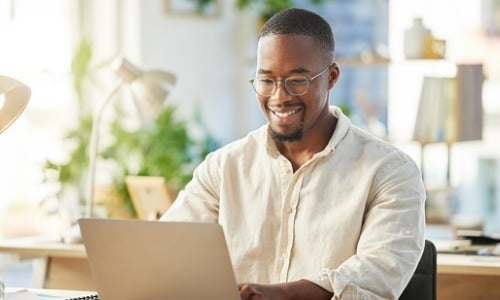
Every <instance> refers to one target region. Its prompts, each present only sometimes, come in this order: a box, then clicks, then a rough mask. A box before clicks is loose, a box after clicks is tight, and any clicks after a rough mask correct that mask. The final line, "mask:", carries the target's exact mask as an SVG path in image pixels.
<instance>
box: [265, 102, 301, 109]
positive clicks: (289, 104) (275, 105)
mask: <svg viewBox="0 0 500 300" xmlns="http://www.w3.org/2000/svg"><path fill="white" fill-rule="evenodd" d="M297 106H300V107H301V108H305V107H306V105H305V104H304V103H302V102H297V103H291V102H283V103H278V104H268V105H267V107H268V108H278V109H279V108H287V107H297Z"/></svg>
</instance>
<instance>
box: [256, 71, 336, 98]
mask: <svg viewBox="0 0 500 300" xmlns="http://www.w3.org/2000/svg"><path fill="white" fill-rule="evenodd" d="M330 67H331V65H330V66H328V67H326V68H325V69H324V70H323V71H321V72H319V73H318V74H316V75H314V76H312V77H310V78H307V77H304V76H292V77H288V78H285V79H280V80H278V79H273V78H255V79H250V80H249V81H250V83H251V84H252V87H253V89H254V90H255V92H256V93H257V94H259V95H261V96H264V97H267V96H271V95H272V94H274V93H275V92H276V88H277V86H278V81H281V82H283V83H284V85H285V90H286V91H287V92H288V94H290V95H292V96H302V95H304V94H305V93H307V91H308V90H309V85H310V84H311V81H313V80H314V79H316V78H318V77H319V76H321V74H323V73H325V72H326V70H328V69H329V68H330Z"/></svg>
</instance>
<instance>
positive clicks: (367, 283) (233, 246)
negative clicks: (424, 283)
mask: <svg viewBox="0 0 500 300" xmlns="http://www.w3.org/2000/svg"><path fill="white" fill-rule="evenodd" d="M331 112H332V113H333V114H334V115H335V116H336V117H337V118H338V123H337V128H336V130H335V132H334V134H333V136H332V137H331V139H330V141H329V143H328V145H327V146H326V147H325V149H324V150H323V151H321V152H319V153H316V154H315V155H314V156H313V158H311V159H310V160H309V161H308V162H307V163H305V164H304V165H303V166H301V167H300V168H299V169H298V170H297V171H296V172H293V170H292V165H291V163H290V162H289V161H288V160H287V159H286V158H285V157H284V156H283V155H281V154H280V152H279V151H278V150H277V148H276V145H275V143H274V142H273V141H272V139H271V138H270V135H269V133H268V126H267V125H265V126H263V127H261V128H259V129H257V130H255V131H253V132H251V133H249V134H248V135H247V136H246V137H244V138H242V139H240V140H237V141H235V142H233V143H231V144H228V145H226V146H224V147H222V148H221V149H219V150H217V151H215V152H213V153H211V154H210V155H209V156H207V158H206V160H205V161H204V162H203V163H201V164H200V165H199V167H198V168H197V169H196V171H195V172H194V175H193V180H192V181H191V182H190V183H189V184H188V185H187V186H186V188H185V190H184V191H183V192H182V193H181V194H180V196H179V197H178V199H177V200H176V201H175V202H174V205H173V206H172V207H171V208H170V209H169V210H168V211H167V212H166V214H165V215H164V216H162V220H164V221H197V222H218V223H219V224H221V226H222V227H223V229H224V233H225V237H226V240H227V244H228V248H229V253H230V256H231V260H232V263H233V266H234V270H235V275H236V279H237V281H238V282H253V283H262V284H268V283H279V282H288V281H294V280H299V279H307V280H310V281H312V282H314V283H316V284H318V285H320V286H321V287H323V288H325V289H327V290H329V291H331V292H333V293H334V299H397V298H398V297H399V295H400V293H401V292H402V290H403V289H404V287H405V286H406V284H407V282H408V281H409V279H410V277H411V275H412V274H413V272H414V270H415V268H416V264H417V262H418V260H419V257H420V255H421V253H422V251H423V245H424V199H425V192H424V187H423V183H422V180H421V174H420V171H419V169H418V168H417V166H416V165H415V163H414V161H413V160H412V159H411V158H410V157H409V156H408V155H406V154H405V153H403V152H402V151H400V150H398V149H397V148H396V147H394V146H392V145H390V144H388V143H386V142H384V141H382V140H379V139H377V138H375V137H373V136H372V135H370V134H368V133H366V132H364V131H363V130H361V129H359V128H357V127H355V126H353V125H352V124H351V122H350V120H349V119H348V118H347V117H346V116H344V115H343V114H342V112H341V111H340V109H338V108H337V107H332V108H331ZM214 276H216V274H214Z"/></svg>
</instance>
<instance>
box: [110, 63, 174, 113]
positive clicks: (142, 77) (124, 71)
mask: <svg viewBox="0 0 500 300" xmlns="http://www.w3.org/2000/svg"><path fill="white" fill-rule="evenodd" d="M115 70H116V74H117V75H118V77H120V78H121V79H122V80H123V82H124V83H125V84H127V85H129V86H130V89H131V91H132V95H133V97H134V100H135V104H136V107H137V110H138V111H139V113H140V114H141V116H142V117H143V118H150V117H153V116H154V115H156V113H157V112H158V111H159V110H160V108H161V106H162V105H163V104H164V102H165V99H166V98H167V96H168V91H167V90H166V89H165V88H164V85H165V83H168V84H170V85H174V84H175V82H176V78H175V76H174V75H173V74H171V73H168V72H164V71H155V70H152V71H142V70H140V69H138V68H137V67H135V66H134V65H132V64H131V63H130V62H129V61H128V60H126V59H125V58H121V59H119V60H118V61H117V62H116V65H115Z"/></svg>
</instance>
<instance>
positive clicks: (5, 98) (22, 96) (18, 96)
mask: <svg viewBox="0 0 500 300" xmlns="http://www.w3.org/2000/svg"><path fill="white" fill-rule="evenodd" d="M30 96H31V90H30V88H29V87H28V86H27V85H25V84H23V83H21V82H19V81H17V80H15V79H13V78H10V77H7V76H1V75H0V133H2V132H3V131H4V130H5V129H7V127H9V125H10V124H12V123H13V122H14V121H15V120H16V119H17V117H18V116H19V115H20V114H21V113H22V112H23V110H24V108H25V107H26V105H27V104H28V101H29V99H30Z"/></svg>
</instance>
